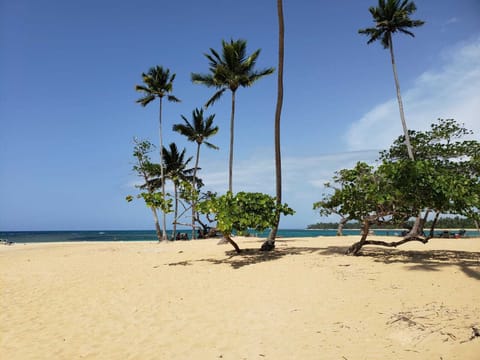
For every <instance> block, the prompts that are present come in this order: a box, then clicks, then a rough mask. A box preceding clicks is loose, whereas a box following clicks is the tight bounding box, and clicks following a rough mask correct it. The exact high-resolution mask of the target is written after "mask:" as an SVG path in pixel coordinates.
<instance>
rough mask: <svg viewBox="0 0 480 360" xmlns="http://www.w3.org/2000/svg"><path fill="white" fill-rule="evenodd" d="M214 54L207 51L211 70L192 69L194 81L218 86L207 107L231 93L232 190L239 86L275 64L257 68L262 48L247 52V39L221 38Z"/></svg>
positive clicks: (247, 84) (230, 178)
mask: <svg viewBox="0 0 480 360" xmlns="http://www.w3.org/2000/svg"><path fill="white" fill-rule="evenodd" d="M210 53H211V54H205V57H206V58H207V59H208V61H209V66H210V68H209V70H210V73H209V74H199V73H192V74H191V78H192V81H193V82H194V83H196V84H202V85H205V86H207V87H213V88H215V89H217V91H216V92H215V94H213V96H212V97H211V98H210V99H209V100H208V101H207V103H206V104H205V106H206V107H208V106H210V105H212V104H213V103H214V102H216V101H217V100H218V99H220V98H221V96H222V95H223V93H224V92H225V91H226V90H230V91H231V93H232V110H231V116H230V156H229V170H228V189H229V191H230V192H232V174H233V143H234V128H235V126H234V125H235V94H236V91H237V90H238V88H239V87H250V86H252V85H253V84H254V83H255V82H256V81H257V80H259V79H260V78H262V77H264V76H266V75H269V74H271V73H273V71H274V68H267V69H263V70H260V71H255V70H254V68H255V64H256V62H257V58H258V56H259V55H260V49H258V50H256V51H255V52H254V53H253V54H251V55H249V56H247V42H246V41H245V40H241V39H240V40H236V41H234V40H230V42H226V41H224V40H222V54H221V55H220V54H219V53H218V52H217V51H215V50H214V49H212V48H210Z"/></svg>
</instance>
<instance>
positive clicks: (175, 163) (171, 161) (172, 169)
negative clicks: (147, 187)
mask: <svg viewBox="0 0 480 360" xmlns="http://www.w3.org/2000/svg"><path fill="white" fill-rule="evenodd" d="M185 152H186V150H185V149H183V150H182V151H181V152H179V151H178V148H177V145H176V144H175V143H171V144H170V145H169V149H167V148H165V147H164V148H163V151H162V159H163V162H164V164H165V177H163V176H162V178H161V179H170V180H171V181H172V183H173V189H174V199H175V206H174V221H173V234H172V237H173V239H175V237H176V233H177V218H178V187H179V185H180V182H181V181H192V172H194V169H187V165H188V163H189V162H190V161H191V160H192V157H189V158H188V159H185ZM163 183H164V182H163V181H162V185H163Z"/></svg>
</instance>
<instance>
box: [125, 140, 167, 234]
mask: <svg viewBox="0 0 480 360" xmlns="http://www.w3.org/2000/svg"><path fill="white" fill-rule="evenodd" d="M134 142H135V147H134V150H133V156H134V157H135V159H136V163H135V165H134V166H133V170H134V171H135V172H136V173H137V174H138V176H140V177H141V178H142V179H143V181H144V184H143V185H138V186H136V187H137V188H140V189H143V190H146V191H143V192H141V193H140V194H138V195H137V198H142V199H143V200H144V201H145V204H146V205H147V206H148V207H149V208H150V209H151V211H152V214H153V218H154V221H155V231H156V233H157V238H158V241H161V240H162V239H164V237H163V234H162V230H161V228H160V224H159V221H158V214H157V209H160V210H161V211H163V212H164V213H168V212H170V211H171V205H172V203H171V200H167V199H166V198H165V197H164V196H163V194H162V193H159V192H157V189H158V187H156V186H155V182H154V179H155V174H157V173H159V172H160V165H158V164H154V163H152V162H151V161H150V156H149V155H148V154H149V153H150V152H152V150H153V148H154V145H153V144H152V143H151V142H149V141H147V140H143V141H140V140H138V139H134ZM133 198H134V197H133V196H132V195H128V196H127V197H126V200H127V201H128V202H131V201H133Z"/></svg>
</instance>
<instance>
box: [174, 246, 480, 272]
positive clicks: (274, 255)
mask: <svg viewBox="0 0 480 360" xmlns="http://www.w3.org/2000/svg"><path fill="white" fill-rule="evenodd" d="M348 248H349V246H328V247H294V246H292V247H290V246H277V248H276V249H275V250H274V251H267V252H265V251H260V250H259V249H257V248H246V249H243V250H242V252H241V253H237V252H235V251H234V250H228V251H225V255H226V257H225V258H223V259H213V258H211V259H199V260H190V261H180V262H177V263H170V264H166V265H169V266H178V265H180V266H188V265H193V263H194V262H209V263H211V264H215V265H224V264H226V265H230V266H231V267H232V268H233V269H240V268H242V267H244V266H250V265H255V264H260V263H264V262H269V261H275V260H279V259H282V258H284V257H286V256H297V255H305V254H318V255H319V256H322V255H323V256H342V257H345V258H346V259H348V258H350V257H349V256H347V255H345V252H346V251H347V249H348ZM357 257H369V258H372V260H373V261H375V262H381V263H384V264H387V265H388V264H395V263H402V264H405V265H406V266H408V269H409V270H417V271H419V270H420V271H439V270H440V269H441V268H445V267H452V266H456V267H458V268H459V269H460V270H461V271H462V272H463V273H464V274H465V275H467V276H468V277H470V278H472V279H475V280H480V252H469V251H456V250H428V251H413V250H398V249H383V248H379V247H364V248H363V249H362V250H361V252H360V253H359V254H358V255H357ZM353 258H355V257H353Z"/></svg>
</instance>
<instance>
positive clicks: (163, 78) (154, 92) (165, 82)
mask: <svg viewBox="0 0 480 360" xmlns="http://www.w3.org/2000/svg"><path fill="white" fill-rule="evenodd" d="M142 79H143V82H144V84H145V85H136V86H135V90H136V91H139V92H141V93H143V94H144V96H143V97H141V98H140V99H138V100H137V101H136V102H137V103H139V104H141V105H142V106H147V105H148V104H150V103H151V102H152V101H153V100H155V99H159V103H160V108H159V115H158V120H159V137H160V170H161V177H162V179H163V176H164V167H165V166H164V164H163V159H162V149H163V134H162V100H163V98H164V97H165V96H166V97H167V100H168V101H171V102H180V100H179V99H178V98H176V97H175V96H174V95H172V94H171V92H172V90H173V80H175V74H172V75H170V70H169V69H164V68H163V67H161V66H158V65H157V66H155V67H152V68H150V69H149V70H148V73H146V74H145V73H142ZM162 196H163V198H164V199H165V181H162ZM166 225H167V220H166V214H165V211H164V212H163V239H164V240H166V239H167V232H166Z"/></svg>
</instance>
